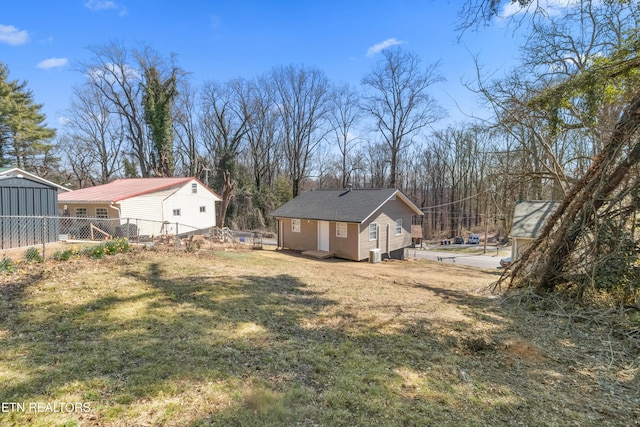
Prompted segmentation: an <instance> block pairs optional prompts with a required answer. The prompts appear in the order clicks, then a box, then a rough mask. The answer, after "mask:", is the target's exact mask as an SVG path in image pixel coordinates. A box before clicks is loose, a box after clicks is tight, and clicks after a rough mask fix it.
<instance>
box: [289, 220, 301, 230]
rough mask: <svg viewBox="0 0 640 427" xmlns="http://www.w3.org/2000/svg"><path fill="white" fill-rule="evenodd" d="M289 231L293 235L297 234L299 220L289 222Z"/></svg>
mask: <svg viewBox="0 0 640 427" xmlns="http://www.w3.org/2000/svg"><path fill="white" fill-rule="evenodd" d="M291 231H293V232H294V233H299V232H300V220H299V219H292V220H291Z"/></svg>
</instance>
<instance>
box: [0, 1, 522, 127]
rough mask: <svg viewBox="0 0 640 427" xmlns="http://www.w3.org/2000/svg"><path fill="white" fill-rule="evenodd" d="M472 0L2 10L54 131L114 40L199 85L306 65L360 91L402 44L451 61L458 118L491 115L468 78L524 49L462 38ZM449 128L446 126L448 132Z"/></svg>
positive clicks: (444, 63) (441, 91)
mask: <svg viewBox="0 0 640 427" xmlns="http://www.w3.org/2000/svg"><path fill="white" fill-rule="evenodd" d="M460 3H462V2H461V1H453V0H452V1H446V0H422V1H420V0H394V1H378V0H366V1H365V0H352V1H350V0H340V1H334V0H324V1H313V2H312V1H304V0H298V1H289V0H280V1H271V2H267V1H245V0H234V1H204V0H202V1H200V0H199V1H195V0H183V1H158V2H148V1H140V0H71V1H68V0H63V1H51V0H47V1H30V0H22V1H17V0H8V1H6V2H5V4H3V6H2V12H0V61H2V62H3V63H4V64H5V65H6V66H8V67H9V70H10V73H11V74H10V78H11V79H17V80H20V81H23V80H26V81H27V82H28V88H29V89H31V91H32V92H33V94H34V97H35V100H36V102H37V103H40V104H44V108H43V111H44V112H45V114H46V115H47V121H48V123H49V125H50V126H53V127H59V125H60V122H61V121H60V117H61V116H62V115H63V110H64V109H65V108H67V106H68V105H69V99H70V96H71V91H72V88H73V86H74V85H78V84H80V83H81V82H82V80H83V76H82V75H81V74H80V73H79V72H78V71H76V67H75V64H76V63H77V62H78V61H86V60H88V59H89V58H90V56H91V55H90V52H89V51H88V50H87V47H89V46H95V45H104V44H106V43H108V42H110V41H119V42H122V43H123V44H124V45H125V46H126V47H128V48H136V47H139V46H140V45H141V43H145V44H147V45H149V46H151V47H152V48H154V49H155V50H156V51H158V52H159V53H161V54H163V55H166V56H168V55H169V54H170V53H175V54H176V55H177V63H178V65H179V66H180V67H181V68H183V69H184V70H186V71H188V72H190V73H191V77H192V79H193V81H194V83H195V84H198V83H201V82H204V81H209V80H218V81H226V80H229V79H232V78H236V77H245V78H252V77H255V76H258V75H260V74H262V73H264V72H267V71H269V70H270V69H271V68H272V67H274V66H279V65H288V64H304V65H305V66H314V67H317V68H319V69H320V70H322V71H324V72H325V73H326V75H327V76H328V78H329V79H330V80H332V81H334V82H348V83H352V84H353V85H359V84H360V80H361V78H362V76H363V75H364V74H365V73H367V72H368V71H369V70H370V69H371V67H372V65H373V64H374V63H375V62H376V61H377V60H378V59H379V58H380V55H379V53H378V52H379V49H380V47H382V46H385V45H392V44H401V45H402V46H403V48H404V49H406V50H408V51H411V52H413V53H416V54H418V55H419V56H420V57H421V58H422V61H423V62H424V64H425V65H427V64H430V63H433V62H436V61H440V73H441V74H442V75H443V76H444V77H445V78H446V81H445V82H443V83H441V84H439V85H438V87H435V88H434V90H433V91H432V95H433V96H434V97H435V98H436V99H437V100H438V102H440V104H441V105H442V106H443V107H444V108H446V109H447V111H448V112H449V114H450V119H449V120H448V121H444V122H443V124H446V123H450V122H451V121H457V120H463V119H464V116H463V114H462V113H461V112H460V111H458V109H457V107H456V104H458V105H459V106H460V107H461V108H462V109H463V110H464V113H467V114H483V113H482V110H481V109H480V107H479V106H478V103H477V101H476V99H475V95H473V94H472V93H470V92H468V91H467V90H466V89H465V88H464V87H463V85H462V82H465V81H466V82H469V81H472V80H473V79H474V78H475V67H474V57H475V56H477V57H478V58H479V61H480V63H481V64H482V65H483V66H484V67H485V69H486V70H487V72H497V73H498V74H500V73H501V72H503V71H504V70H505V69H507V68H509V67H511V66H513V65H514V64H515V62H514V60H515V58H516V56H517V43H516V42H515V40H514V39H512V38H511V33H509V32H507V31H505V30H504V29H501V28H499V27H500V25H499V23H498V24H497V25H494V26H492V27H490V28H483V29H481V31H479V32H476V33H466V34H465V35H464V37H463V38H462V42H461V43H457V36H458V34H457V33H456V32H455V31H454V29H455V26H456V21H457V18H458V13H459V9H460ZM436 127H437V126H436Z"/></svg>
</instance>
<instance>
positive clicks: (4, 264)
mask: <svg viewBox="0 0 640 427" xmlns="http://www.w3.org/2000/svg"><path fill="white" fill-rule="evenodd" d="M17 270H18V267H16V265H15V264H14V263H13V261H11V259H10V258H7V257H3V258H2V259H0V272H2V273H13V272H14V271H17Z"/></svg>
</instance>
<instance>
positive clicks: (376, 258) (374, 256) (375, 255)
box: [369, 249, 382, 264]
mask: <svg viewBox="0 0 640 427" xmlns="http://www.w3.org/2000/svg"><path fill="white" fill-rule="evenodd" d="M381 259H382V255H381V253H380V249H371V250H370V251H369V262H370V263H371V264H375V263H377V262H380V260H381Z"/></svg>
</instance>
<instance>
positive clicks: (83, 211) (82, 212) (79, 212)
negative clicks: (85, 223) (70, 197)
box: [76, 208, 87, 218]
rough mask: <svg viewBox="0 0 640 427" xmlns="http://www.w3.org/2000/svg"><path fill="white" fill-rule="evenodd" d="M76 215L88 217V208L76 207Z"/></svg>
mask: <svg viewBox="0 0 640 427" xmlns="http://www.w3.org/2000/svg"><path fill="white" fill-rule="evenodd" d="M76 216H77V217H78V218H86V217H87V208H76Z"/></svg>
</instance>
